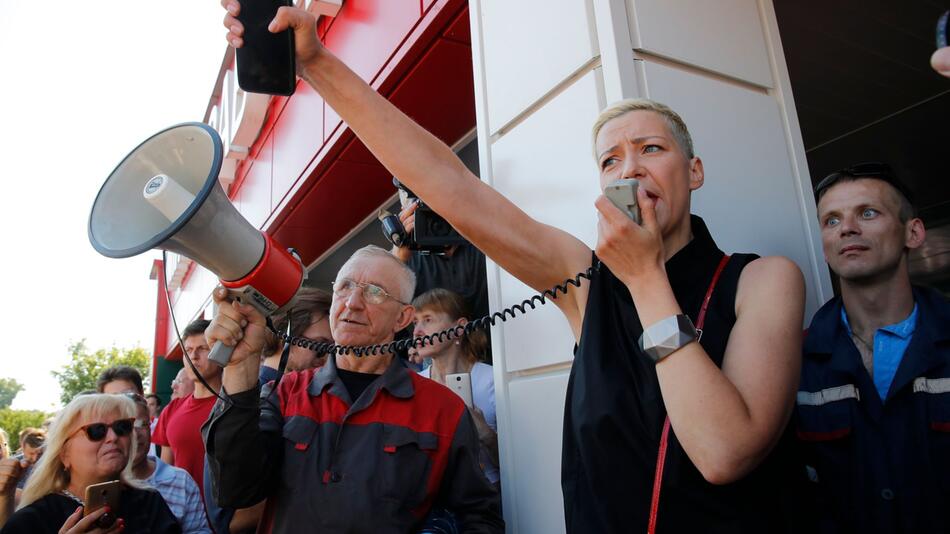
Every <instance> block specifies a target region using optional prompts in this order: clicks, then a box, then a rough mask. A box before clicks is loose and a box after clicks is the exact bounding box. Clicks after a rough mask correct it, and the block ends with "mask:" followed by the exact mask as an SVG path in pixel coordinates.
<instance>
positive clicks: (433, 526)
mask: <svg viewBox="0 0 950 534" xmlns="http://www.w3.org/2000/svg"><path fill="white" fill-rule="evenodd" d="M222 4H223V5H224V6H225V8H226V9H227V11H228V14H227V15H226V17H225V25H226V26H227V28H228V30H229V34H228V39H229V42H230V43H231V44H232V45H234V46H240V45H241V44H242V33H243V27H242V26H241V23H240V22H239V21H238V20H237V19H236V18H235V15H237V13H238V12H239V9H240V6H239V4H238V3H237V2H236V1H235V0H222ZM314 24H315V19H314V17H313V15H311V14H310V13H308V12H307V11H305V10H301V9H292V8H287V9H284V8H282V9H281V11H280V13H279V15H278V18H277V19H275V23H274V25H273V26H272V29H273V30H275V31H279V30H281V29H284V28H290V29H292V30H293V31H294V32H295V36H296V38H295V43H296V44H295V46H296V49H297V57H298V74H299V75H300V76H301V77H302V78H303V79H304V80H305V81H306V82H307V83H309V84H311V85H312V86H313V87H314V89H316V90H317V91H318V92H319V93H320V94H321V95H322V96H323V97H324V98H325V100H326V102H327V103H328V104H329V105H331V106H333V107H334V109H335V110H336V111H337V112H338V113H339V114H340V116H341V117H342V118H343V119H344V120H345V121H346V122H347V124H348V125H349V126H350V127H351V128H352V129H353V130H354V131H355V132H356V133H357V134H358V135H359V136H360V138H361V139H362V140H363V141H364V142H365V143H366V145H367V146H368V147H369V148H370V150H371V151H372V152H373V153H374V154H375V155H376V157H377V158H378V159H379V160H380V161H381V162H382V163H383V164H384V165H386V166H387V168H389V169H390V170H391V171H392V172H393V173H394V174H395V175H397V176H398V177H399V179H400V181H401V182H402V183H404V184H406V185H407V186H408V187H411V189H412V190H413V191H414V192H415V193H417V194H419V195H420V197H419V198H421V199H424V200H425V202H426V203H427V204H428V205H429V206H431V207H432V208H433V209H434V210H435V211H436V212H438V213H440V214H443V216H444V217H445V218H446V220H448V221H449V223H451V224H452V226H453V227H454V228H456V229H458V230H459V231H460V233H462V234H463V235H465V236H467V237H468V238H469V239H470V240H471V244H467V245H452V246H450V247H447V248H446V250H445V251H444V252H445V253H444V254H437V255H433V254H425V255H419V254H416V253H415V252H414V251H412V250H409V249H408V248H406V247H395V248H394V249H393V250H391V251H387V250H384V249H381V248H378V247H375V246H367V247H364V248H362V249H360V250H358V251H357V252H355V253H354V254H353V255H352V256H351V257H350V258H349V260H348V261H347V262H346V263H345V264H344V265H343V266H342V267H341V268H340V270H339V272H338V273H337V276H336V279H335V281H334V282H333V285H332V288H331V289H332V290H331V291H330V292H326V291H322V290H319V289H313V288H304V289H302V290H301V291H300V292H299V293H298V295H297V296H296V297H295V301H294V305H293V306H292V309H291V310H290V311H289V312H287V313H285V314H283V315H281V316H279V317H275V318H273V319H274V328H273V330H272V329H270V328H269V327H268V325H267V322H266V321H267V318H265V317H264V316H262V315H261V314H260V313H259V312H258V311H257V310H256V309H255V308H254V307H252V306H248V305H245V304H242V303H240V302H238V301H232V300H230V299H229V298H228V293H227V291H226V290H224V289H223V288H218V289H216V290H215V292H214V295H213V299H214V302H215V310H216V311H215V314H214V317H213V318H212V319H211V320H205V319H200V320H196V321H194V322H192V323H191V324H189V325H188V326H187V327H186V328H185V329H184V331H183V332H182V336H181V338H182V350H183V360H184V363H185V365H184V367H183V369H182V370H181V372H179V373H178V375H177V376H176V377H175V379H174V380H173V381H172V382H171V384H170V385H171V389H172V392H173V394H172V399H171V401H170V402H169V403H168V405H167V406H165V407H164V408H163V407H162V405H161V399H160V398H159V396H157V395H155V394H148V395H146V393H145V391H144V389H143V381H142V377H141V375H140V374H139V373H138V371H136V370H135V369H133V368H130V367H122V366H120V367H115V368H110V369H107V370H106V371H104V372H103V373H102V374H101V376H100V377H99V380H98V382H97V388H96V390H95V391H89V392H83V393H81V394H79V395H77V396H76V397H75V398H74V399H73V400H72V401H71V402H69V403H68V404H67V405H66V406H65V407H64V408H63V409H62V410H61V411H60V412H59V413H58V414H57V415H56V417H55V419H53V420H51V421H49V423H50V424H49V426H48V428H45V429H44V428H27V429H24V430H23V431H22V432H21V433H20V434H19V436H18V438H19V441H18V442H19V444H20V450H18V451H16V453H15V454H11V451H9V450H8V444H9V439H8V436H7V435H6V434H5V433H4V432H2V430H0V533H2V534H7V533H19V532H29V533H33V532H63V533H80V532H162V533H164V532H189V533H219V534H220V533H234V534H237V533H245V532H302V531H315V532H367V533H368V532H372V533H387V532H399V533H455V532H467V533H469V532H470V533H476V532H486V533H488V532H502V531H504V528H505V523H504V520H503V514H502V507H501V499H500V492H501V483H500V481H501V466H500V462H499V452H498V451H499V449H498V435H497V431H498V429H497V424H496V416H495V394H494V373H493V370H492V367H491V366H490V365H489V364H488V363H487V362H490V361H491V357H490V347H489V343H488V338H487V333H486V332H483V331H478V330H475V331H472V332H470V333H468V334H467V335H464V336H461V337H455V336H450V337H446V338H433V341H432V342H431V343H426V344H416V345H414V346H412V348H410V350H409V351H408V353H406V354H399V353H396V352H388V351H387V352H382V353H380V354H376V355H367V356H360V355H357V354H356V353H354V352H352V351H351V352H341V353H333V354H330V355H327V354H318V353H316V352H315V351H313V350H311V349H308V348H304V347H300V346H288V345H285V343H284V342H283V341H282V340H281V339H280V338H279V337H278V336H277V335H275V333H274V332H275V331H276V332H281V333H283V332H289V333H290V334H291V335H293V336H300V337H306V338H308V339H311V340H314V341H317V342H324V343H336V344H337V345H340V346H351V347H363V346H372V345H381V344H386V343H389V342H391V341H393V340H395V339H397V338H398V336H400V333H401V332H405V331H406V330H407V329H409V331H411V335H412V336H413V337H422V336H431V335H432V334H435V333H438V332H443V331H445V330H447V329H450V328H456V327H464V326H465V325H466V324H467V323H469V322H470V321H472V320H474V319H477V318H478V317H480V316H482V315H484V309H483V308H485V307H486V299H485V293H484V289H485V288H484V283H485V280H484V278H485V276H484V268H485V265H484V261H485V256H488V257H489V258H491V259H492V260H493V261H495V262H496V263H497V264H498V265H500V266H501V267H502V268H504V269H506V270H507V271H508V272H510V273H512V274H513V275H514V276H516V277H517V278H519V279H520V280H522V281H523V282H524V283H526V284H527V285H529V286H531V287H533V288H535V289H537V290H539V291H542V290H545V289H549V288H550V287H552V286H554V285H555V284H558V283H561V282H562V281H563V280H564V279H566V278H570V277H573V275H574V274H575V273H577V272H582V271H585V270H587V269H588V267H591V266H594V267H595V269H594V270H593V271H592V272H593V274H592V277H591V279H590V280H589V282H585V283H583V284H581V285H580V287H576V288H572V289H571V291H569V292H568V293H567V294H564V295H561V296H559V297H558V298H557V299H556V300H555V301H554V302H555V304H556V305H557V306H558V307H559V309H560V310H561V311H562V312H563V314H564V316H565V317H566V319H567V322H568V325H569V327H570V328H571V330H572V332H573V334H574V337H575V340H576V347H575V359H574V363H573V365H572V368H571V374H570V380H569V383H568V388H567V398H566V403H565V413H564V429H563V443H562V463H561V466H560V469H561V474H562V477H561V480H562V492H563V497H564V513H565V524H566V528H567V531H568V532H577V533H587V532H631V531H634V532H642V531H644V530H646V531H647V532H650V533H653V532H655V531H657V530H659V531H663V532H694V531H695V532H821V533H837V532H882V533H883V532H912V533H916V532H920V533H923V532H928V533H930V532H950V516H948V514H946V513H945V511H944V508H945V504H946V503H947V502H950V483H948V480H950V328H948V326H950V304H948V302H947V300H946V299H945V297H943V296H942V295H940V294H939V293H937V292H936V291H933V290H930V289H926V288H923V287H918V286H914V285H913V284H912V283H911V280H910V276H909V271H908V265H907V262H908V253H909V251H911V250H913V249H916V248H918V247H920V246H921V245H922V244H923V243H924V239H925V235H926V230H925V228H924V224H923V222H922V221H921V219H920V218H918V217H917V215H916V212H915V209H914V203H913V200H914V199H913V194H912V191H910V190H909V189H908V188H907V187H906V185H905V184H904V183H903V182H902V181H901V180H900V178H899V177H898V176H897V175H896V173H895V172H894V170H893V169H892V168H890V167H889V166H888V165H886V164H884V163H880V162H866V163H860V164H855V165H852V166H850V167H848V168H845V169H841V170H840V171H838V172H835V173H832V174H831V175H829V176H827V177H826V178H824V179H823V180H821V181H820V182H819V183H818V185H817V186H816V188H815V198H816V203H817V213H818V223H819V227H820V231H821V238H822V244H823V250H824V255H825V260H826V261H827V263H828V266H829V268H830V269H831V271H832V273H833V274H834V275H835V278H836V280H837V286H838V289H839V296H837V297H835V298H833V299H832V300H831V301H829V302H828V303H826V304H825V305H824V306H823V307H821V309H820V310H818V311H817V313H815V314H814V316H813V317H812V318H810V324H809V326H808V328H807V329H805V331H804V332H803V331H802V325H803V324H804V323H805V317H804V291H805V284H804V279H803V276H802V274H801V271H800V270H799V268H798V267H797V266H796V265H795V264H794V263H792V262H791V261H790V260H788V259H786V258H782V257H759V256H757V255H755V254H747V253H734V254H725V253H724V252H723V251H722V250H720V249H719V247H718V246H717V245H716V242H715V239H714V237H713V235H712V234H711V233H710V232H709V230H708V229H707V227H706V224H705V223H704V221H703V219H702V218H700V217H698V216H696V215H693V214H692V213H691V211H690V205H691V196H692V193H693V192H694V191H696V190H698V189H700V188H701V187H702V185H703V183H704V181H705V174H704V169H703V162H702V160H701V159H700V158H699V157H698V156H697V155H696V154H695V153H694V148H693V144H692V139H691V137H690V134H689V130H688V128H687V126H686V124H685V123H684V122H683V120H682V119H681V118H680V116H679V115H678V114H677V113H676V112H675V111H673V110H672V109H670V108H669V107H667V106H665V105H663V104H660V103H658V102H655V101H651V100H643V99H639V100H627V101H623V102H619V103H617V104H614V105H612V106H610V107H608V108H607V109H606V110H604V111H603V113H602V114H601V116H600V117H599V118H598V120H597V121H596V122H595V124H594V127H593V132H592V141H593V148H594V154H595V157H596V160H597V165H598V169H599V173H600V186H601V188H604V187H606V186H607V185H608V184H609V183H611V182H614V181H616V180H631V179H635V180H638V181H639V191H638V193H637V195H638V203H639V209H640V215H641V221H640V222H639V223H636V222H634V221H632V220H631V219H630V218H629V217H628V216H627V215H626V214H624V213H623V212H621V211H620V210H619V209H617V208H616V207H615V206H614V205H613V204H612V203H611V202H610V201H608V200H607V199H606V198H605V197H603V196H601V197H600V198H598V200H597V201H596V204H595V206H596V209H597V210H598V213H599V223H598V242H597V246H596V248H595V249H594V250H591V249H590V248H589V247H588V246H587V245H585V244H584V243H583V242H581V241H579V240H578V239H576V238H575V237H573V236H571V235H569V234H567V233H565V232H563V231H561V230H558V229H556V228H553V227H550V226H546V225H543V224H541V223H539V222H537V221H535V220H533V219H531V218H530V217H529V216H527V215H526V214H525V213H524V212H522V211H521V210H520V209H519V208H518V207H517V206H515V205H514V204H513V203H511V202H510V201H508V200H507V199H506V198H504V197H503V196H502V195H500V194H499V193H498V192H496V191H494V190H493V189H491V188H490V187H488V186H486V185H484V184H483V183H482V182H481V181H479V180H478V178H477V177H475V176H474V175H472V174H471V172H470V171H469V170H468V169H466V168H465V166H464V165H463V164H462V163H461V162H460V161H458V159H457V158H456V157H455V155H454V154H453V153H452V152H451V150H449V149H448V147H446V146H445V145H444V144H442V143H441V142H439V141H438V140H436V139H435V138H434V137H432V136H431V135H429V134H428V133H427V132H425V131H424V130H422V129H421V128H419V127H418V126H417V125H415V124H414V123H413V122H412V121H411V120H410V119H408V118H407V117H405V116H404V115H402V114H401V113H400V112H399V111H398V110H397V109H396V108H394V107H393V106H392V105H391V104H390V103H389V102H388V101H386V100H385V99H383V98H381V97H380V96H379V95H378V94H377V93H375V92H374V91H373V90H372V89H371V88H370V87H369V86H368V85H366V84H365V82H363V80H362V79H360V78H359V77H358V76H357V75H355V74H354V73H353V72H352V71H350V70H349V69H348V68H347V67H346V66H345V65H343V64H342V63H341V62H340V61H339V60H337V59H336V58H335V57H333V55H332V54H331V53H330V52H328V51H327V50H326V49H325V48H323V47H322V45H321V44H320V43H319V41H318V40H317V38H316V33H315V30H314ZM938 59H939V58H938V56H937V55H935V58H934V67H935V68H936V69H937V70H938V71H939V70H941V66H940V65H941V64H940V63H939V61H938ZM434 171H438V172H434ZM456 199H464V202H462V201H457V200H456ZM415 209H416V205H415V204H413V203H406V204H404V206H403V211H402V213H401V214H400V217H401V220H402V222H403V224H404V226H405V227H406V228H407V229H410V230H411V229H412V226H413V212H414V210H415ZM487 212H491V213H493V214H494V216H493V217H492V218H491V219H490V220H489V219H488V218H486V217H484V213H487ZM499 225H500V226H503V227H505V228H509V229H511V230H510V231H508V232H503V233H499V232H497V231H495V230H496V228H497V227H499ZM479 268H480V269H481V270H479ZM217 341H220V342H222V343H224V344H225V345H228V346H231V347H233V348H234V352H233V354H232V357H231V360H230V363H229V364H228V365H227V366H226V367H223V368H222V367H220V366H218V365H216V364H214V363H213V362H211V361H210V360H209V358H208V354H209V347H210V346H213V344H214V343H215V342H217ZM460 375H467V377H468V380H467V382H468V383H470V395H469V396H468V397H466V396H465V395H456V394H455V393H453V392H452V391H451V390H450V389H449V388H447V387H445V386H447V385H452V384H450V383H449V380H450V377H458V376H460ZM507 467H508V468H511V469H513V470H514V474H512V476H516V470H517V467H516V466H507ZM110 483H111V484H112V485H111V486H110ZM107 486H108V487H111V488H115V487H118V488H120V490H119V491H118V493H117V495H115V496H113V497H115V498H113V499H111V500H107V501H106V502H107V504H106V505H105V506H98V505H96V506H93V505H92V500H93V499H96V502H99V499H105V498H107V497H108V495H107V494H108V491H115V490H114V489H113V490H107V489H103V488H105V487H107Z"/></svg>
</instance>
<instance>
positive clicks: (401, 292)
mask: <svg viewBox="0 0 950 534" xmlns="http://www.w3.org/2000/svg"><path fill="white" fill-rule="evenodd" d="M361 258H386V259H387V260H389V261H391V262H392V263H393V265H394V266H395V267H396V268H397V270H396V279H397V283H398V284H399V287H398V288H397V289H396V295H394V296H395V297H397V298H398V299H399V300H401V301H402V302H403V303H406V304H408V303H409V302H410V301H411V300H412V295H413V294H414V293H415V291H416V273H414V272H413V271H412V269H410V268H409V266H408V265H406V264H405V263H403V262H401V261H399V258H397V257H396V256H393V255H392V254H391V253H390V252H389V251H388V250H386V249H383V248H380V247H377V246H376V245H366V246H365V247H363V248H361V249H359V250H357V251H356V252H354V253H353V255H352V256H350V259H348V260H346V263H344V264H343V266H342V267H340V272H342V271H343V270H344V269H346V268H347V267H349V266H350V264H352V263H354V262H355V261H357V260H359V259H361Z"/></svg>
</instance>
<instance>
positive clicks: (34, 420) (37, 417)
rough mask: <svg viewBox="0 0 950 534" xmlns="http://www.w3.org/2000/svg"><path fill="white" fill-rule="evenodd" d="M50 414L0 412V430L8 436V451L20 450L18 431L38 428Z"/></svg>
mask: <svg viewBox="0 0 950 534" xmlns="http://www.w3.org/2000/svg"><path fill="white" fill-rule="evenodd" d="M49 415H50V414H48V413H44V412H41V411H38V410H12V409H10V408H4V409H2V410H0V428H2V429H4V430H6V431H7V435H8V436H10V450H11V451H15V450H17V449H19V448H20V431H21V430H23V429H24V428H26V427H28V426H32V427H35V428H39V427H40V426H41V425H42V424H43V421H45V420H46V418H47V417H49Z"/></svg>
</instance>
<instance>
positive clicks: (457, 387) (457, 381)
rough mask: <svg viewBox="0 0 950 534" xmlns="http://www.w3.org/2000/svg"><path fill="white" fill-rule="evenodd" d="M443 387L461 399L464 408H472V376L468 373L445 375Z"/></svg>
mask: <svg viewBox="0 0 950 534" xmlns="http://www.w3.org/2000/svg"><path fill="white" fill-rule="evenodd" d="M445 385H446V386H448V388H449V389H451V390H452V391H454V392H455V394H456V395H458V396H459V397H461V398H462V402H464V403H465V406H468V407H469V409H471V408H472V375H470V374H468V373H458V374H454V375H445Z"/></svg>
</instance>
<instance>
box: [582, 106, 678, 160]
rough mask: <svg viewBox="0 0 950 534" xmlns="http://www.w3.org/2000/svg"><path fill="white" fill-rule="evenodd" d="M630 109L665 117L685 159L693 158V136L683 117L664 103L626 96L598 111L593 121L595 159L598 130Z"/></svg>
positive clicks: (592, 144)
mask: <svg viewBox="0 0 950 534" xmlns="http://www.w3.org/2000/svg"><path fill="white" fill-rule="evenodd" d="M631 111H652V112H654V113H659V114H660V115H662V116H663V118H664V119H666V124H667V125H668V126H669V127H670V133H671V134H673V138H674V139H675V140H676V144H677V145H679V147H680V150H681V151H682V152H683V155H684V156H686V159H693V156H694V155H695V154H694V153H693V138H692V137H691V136H690V135H689V128H687V127H686V123H685V122H683V118H682V117H680V116H679V114H678V113H676V112H675V111H673V110H672V109H670V107H669V106H667V105H666V104H661V103H659V102H657V101H655V100H650V99H648V98H628V99H626V100H621V101H620V102H616V103H614V104H612V105H610V106H608V107H607V108H606V109H604V110H603V111H601V112H600V115H598V116H597V120H596V121H594V127H593V129H592V130H591V148H592V150H593V151H594V159H597V136H598V135H599V134H600V130H601V129H602V128H603V127H604V125H605V124H607V123H608V122H610V121H612V120H614V119H616V118H617V117H621V116H623V115H626V114H627V113H630V112H631Z"/></svg>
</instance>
